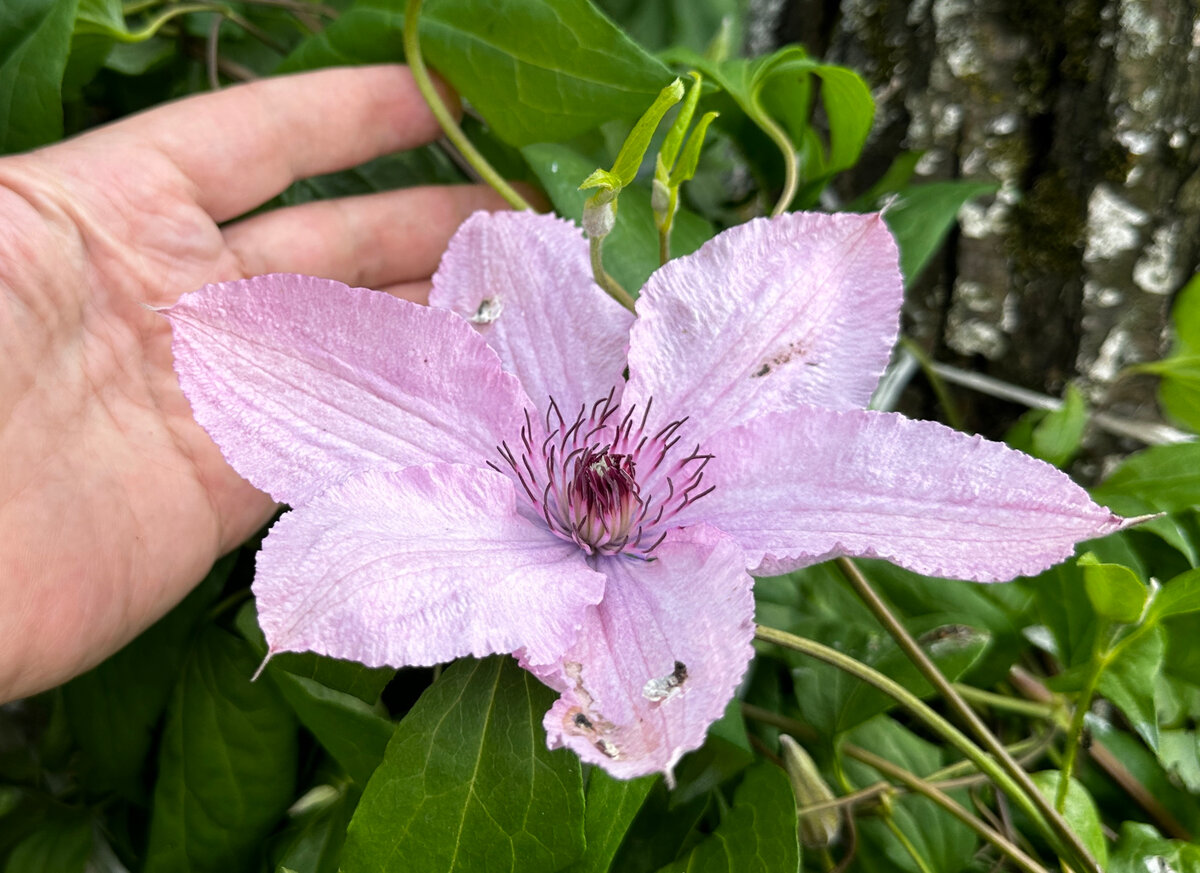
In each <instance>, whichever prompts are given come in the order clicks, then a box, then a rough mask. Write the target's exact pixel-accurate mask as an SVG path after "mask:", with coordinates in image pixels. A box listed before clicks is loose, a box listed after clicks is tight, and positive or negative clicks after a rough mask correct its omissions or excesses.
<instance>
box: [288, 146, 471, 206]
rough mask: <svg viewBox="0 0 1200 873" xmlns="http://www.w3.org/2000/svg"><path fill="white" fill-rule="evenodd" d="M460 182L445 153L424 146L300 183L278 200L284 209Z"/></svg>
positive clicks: (460, 177)
mask: <svg viewBox="0 0 1200 873" xmlns="http://www.w3.org/2000/svg"><path fill="white" fill-rule="evenodd" d="M461 181H462V174H461V172H460V171H459V170H458V168H457V167H455V165H454V162H453V161H451V160H450V158H449V157H448V156H447V155H446V153H445V152H444V151H443V150H441V149H439V148H434V147H433V146H426V147H425V148H420V149H412V150H410V151H406V152H395V153H393V154H390V155H384V156H382V157H379V158H375V159H374V160H372V161H368V162H367V163H365V164H361V165H359V166H357V167H355V168H353V169H351V170H342V171H341V172H337V173H330V174H328V175H325V176H315V177H313V178H311V179H301V180H299V181H298V182H296V183H294V184H293V185H292V186H291V187H290V188H288V189H287V190H286V191H284V192H283V193H282V194H281V195H280V196H279V199H280V202H281V204H282V205H284V206H295V205H297V204H299V203H307V202H309V201H311V200H329V199H333V198H335V197H356V196H359V195H362V194H373V193H375V192H377V191H392V190H394V189H397V188H409V187H412V186H414V185H434V184H443V185H450V184H454V183H455V182H461Z"/></svg>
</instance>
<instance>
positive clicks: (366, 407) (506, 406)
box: [163, 274, 528, 505]
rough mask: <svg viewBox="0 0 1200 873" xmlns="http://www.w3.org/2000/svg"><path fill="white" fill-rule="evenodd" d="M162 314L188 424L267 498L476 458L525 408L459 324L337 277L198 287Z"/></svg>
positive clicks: (515, 427) (516, 423)
mask: <svg viewBox="0 0 1200 873" xmlns="http://www.w3.org/2000/svg"><path fill="white" fill-rule="evenodd" d="M163 314H164V315H165V316H167V318H169V319H170V320H171V325H172V329H173V332H174V339H173V344H172V348H173V349H174V352H175V371H176V372H177V373H178V374H179V382H180V384H181V385H182V386H183V391H184V394H186V395H187V398H188V400H189V401H190V402H191V404H192V411H193V412H194V413H195V416H196V420H197V421H199V422H200V424H201V425H202V426H203V427H204V429H205V430H207V431H208V432H209V434H210V435H211V436H212V438H213V440H214V441H215V442H216V443H217V445H218V446H220V448H221V451H222V453H223V454H224V455H225V458H226V459H227V460H228V461H229V463H230V464H232V465H233V467H234V469H236V470H237V471H238V472H239V473H240V474H241V475H242V476H244V477H245V478H246V479H248V480H249V481H250V482H251V483H252V484H253V485H255V486H256V487H258V488H261V489H262V490H264V491H266V492H267V493H268V494H270V495H271V496H272V497H274V498H275V499H276V500H280V501H282V502H285V503H290V504H292V505H298V504H301V503H304V502H305V501H306V500H308V499H309V498H310V497H312V496H313V495H314V494H315V493H316V492H317V491H319V490H321V489H323V488H325V487H327V486H328V485H329V484H330V483H332V482H336V481H338V480H339V479H341V478H343V477H345V476H346V475H348V474H350V473H352V472H355V471H358V470H362V469H365V468H366V467H368V466H379V465H383V466H386V467H399V466H406V465H409V464H423V463H428V462H431V461H449V462H465V463H475V464H479V465H483V464H484V463H485V462H486V460H487V459H488V458H491V457H492V456H494V455H495V447H496V445H497V444H499V443H500V442H501V441H502V440H504V439H508V438H511V436H512V435H513V434H515V433H517V432H518V431H519V430H520V426H521V424H523V423H524V416H523V412H522V409H523V408H524V405H525V404H526V403H528V401H527V400H526V398H525V397H524V394H523V393H522V391H521V388H520V386H519V385H518V384H517V382H516V380H515V379H513V378H512V377H511V376H509V375H507V374H505V373H503V372H502V371H501V368H500V361H499V360H498V359H497V358H496V355H495V353H494V352H492V351H491V350H490V349H488V348H487V346H486V345H485V344H484V343H483V341H482V340H481V339H480V338H479V337H478V336H477V335H476V334H475V332H474V331H473V330H471V328H470V326H469V325H467V324H466V323H465V322H463V321H462V319H460V318H458V317H456V316H454V315H452V314H450V313H448V312H442V311H439V310H433V309H429V308H427V307H423V306H417V305H416V304H414V303H409V302H407V301H404V300H398V299H396V298H393V297H389V296H388V295H386V294H381V293H379V292H377V291H369V290H367V289H364V288H350V287H347V286H346V285H343V284H341V283H340V282H334V281H331V280H328V279H316V278H312V277H309V276H294V275H285V274H277V275H271V276H259V277H257V278H254V279H247V280H245V281H239V282H226V283H223V284H220V285H206V286H205V287H204V288H201V289H200V290H199V291H196V292H193V293H191V294H185V295H184V296H183V297H181V298H180V299H179V302H178V303H176V304H175V305H174V306H172V307H171V308H169V309H166V310H163Z"/></svg>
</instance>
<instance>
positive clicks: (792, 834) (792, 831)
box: [663, 762, 800, 873]
mask: <svg viewBox="0 0 1200 873" xmlns="http://www.w3.org/2000/svg"><path fill="white" fill-rule="evenodd" d="M799 869H800V840H799V835H798V832H797V830H796V801H795V798H794V797H793V796H792V787H791V785H790V784H789V783H788V778H787V775H786V774H785V773H784V772H783V771H782V770H781V769H779V768H778V767H776V766H775V765H774V764H769V763H766V762H762V763H759V764H756V765H754V766H753V767H751V768H750V769H749V770H747V771H746V778H745V779H743V780H742V784H741V785H739V786H738V788H737V791H735V792H734V795H733V808H732V809H731V810H730V811H729V812H728V814H727V815H726V816H725V817H724V820H723V821H722V822H721V824H720V825H719V826H718V827H717V829H716V831H714V832H713V834H712V836H710V837H708V838H707V839H705V840H704V841H703V842H702V843H700V845H698V846H696V847H695V848H694V849H692V851H691V852H690V853H689V854H688V856H687V857H686V858H684V859H682V860H679V861H676V862H675V863H674V864H671V865H670V866H668V867H665V868H663V873H756V871H759V873H786V871H798V870H799Z"/></svg>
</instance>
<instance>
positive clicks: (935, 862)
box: [844, 716, 978, 873]
mask: <svg viewBox="0 0 1200 873" xmlns="http://www.w3.org/2000/svg"><path fill="white" fill-rule="evenodd" d="M847 738H848V739H849V740H850V741H852V742H853V743H855V744H856V745H858V746H861V747H863V748H865V749H870V750H871V751H872V752H874V753H875V754H876V755H880V756H881V757H884V758H887V759H888V760H889V761H891V762H893V763H895V764H898V765H899V766H901V767H903V768H904V769H905V770H908V771H909V772H911V773H915V774H917V775H918V776H922V777H924V776H928V775H929V774H930V773H932V772H933V771H934V770H937V769H938V768H940V767H941V766H943V765H944V764H945V763H946V760H945V757H944V750H943V749H942V748H940V747H938V746H935V745H933V744H932V743H929V742H927V741H926V740H923V739H921V738H920V737H918V736H916V735H915V734H913V733H912V732H911V731H909V730H908V729H907V728H904V727H902V726H901V725H900V724H899V723H898V722H896V721H894V720H893V719H891V718H888V717H882V716H881V717H879V718H876V719H873V720H871V721H869V722H867V723H866V724H863V725H860V726H859V727H858V728H856V729H855V730H853V731H851V733H850V734H849V735H848V737H847ZM844 767H845V770H846V773H847V775H848V776H849V777H850V778H851V781H852V784H854V785H855V786H866V785H870V784H873V783H875V782H878V781H879V780H880V779H881V778H883V777H882V776H881V775H880V774H879V773H878V772H877V771H876V770H874V769H873V768H871V767H868V766H867V765H866V764H863V763H861V762H859V761H855V760H853V759H849V758H847V759H845V761H844ZM950 796H951V797H953V798H954V799H955V800H956V801H958V802H959V803H960V804H962V805H964V806H967V807H969V806H970V803H971V801H970V798H969V797H968V796H967V793H966V791H963V790H957V791H952V792H950ZM891 815H892V819H893V821H894V823H895V825H896V827H897V829H898V830H899V831H900V832H901V833H903V834H904V835H905V836H906V837H908V839H909V840H910V842H911V843H912V844H913V847H914V848H915V849H916V851H917V853H918V854H919V855H920V856H921V858H922V859H924V861H925V862H926V864H928V865H929V869H930V870H932V871H933V873H959V871H961V870H963V869H964V863H963V862H964V859H966V858H969V857H971V855H972V854H974V852H975V849H976V847H977V845H978V840H977V839H976V837H975V834H974V833H972V832H971V830H970V828H968V827H967V826H966V825H964V824H963V823H962V822H960V821H958V820H957V819H955V818H954V817H953V816H951V815H950V814H949V813H948V812H946V811H945V810H943V809H941V808H940V807H938V806H936V805H935V804H934V803H933V802H932V801H930V800H929V799H927V798H924V797H920V796H916V795H905V796H903V797H900V798H898V799H897V800H896V801H895V802H894V803H893V804H892V806H891ZM858 829H859V838H860V840H862V844H861V845H860V850H859V855H858V859H859V865H860V869H861V870H862V871H863V873H897V871H906V873H919V871H918V870H917V867H916V865H915V863H914V861H913V859H912V856H911V855H910V854H909V853H908V851H907V850H906V849H905V847H904V846H903V845H901V843H900V842H899V841H898V840H897V839H896V837H895V835H894V834H893V833H892V832H891V831H890V830H889V829H888V828H887V827H886V825H885V824H884V823H883V822H882V821H880V820H878V819H877V818H872V819H869V820H860V823H859V825H858Z"/></svg>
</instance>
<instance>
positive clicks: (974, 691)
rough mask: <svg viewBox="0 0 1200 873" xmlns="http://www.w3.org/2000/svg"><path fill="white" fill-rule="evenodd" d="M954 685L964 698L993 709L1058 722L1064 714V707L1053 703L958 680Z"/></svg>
mask: <svg viewBox="0 0 1200 873" xmlns="http://www.w3.org/2000/svg"><path fill="white" fill-rule="evenodd" d="M953 685H954V690H955V691H957V692H958V693H959V694H961V695H962V696H963V699H965V700H967V701H970V702H972V703H977V704H979V705H980V706H990V707H991V708H992V709H1000V710H1004V711H1005V712H1013V713H1016V714H1017V715H1026V716H1029V717H1030V718H1036V719H1041V720H1043V721H1052V722H1058V720H1059V716H1060V715H1063V714H1064V712H1063V708H1062V707H1060V706H1056V705H1055V704H1053V703H1037V702H1036V701H1033V700H1022V699H1020V698H1019V697H1009V696H1008V695H1007V694H996V693H995V692H992V691H984V690H983V689H982V688H975V687H973V686H971V685H963V684H961V683H958V682H955V683H953Z"/></svg>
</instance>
